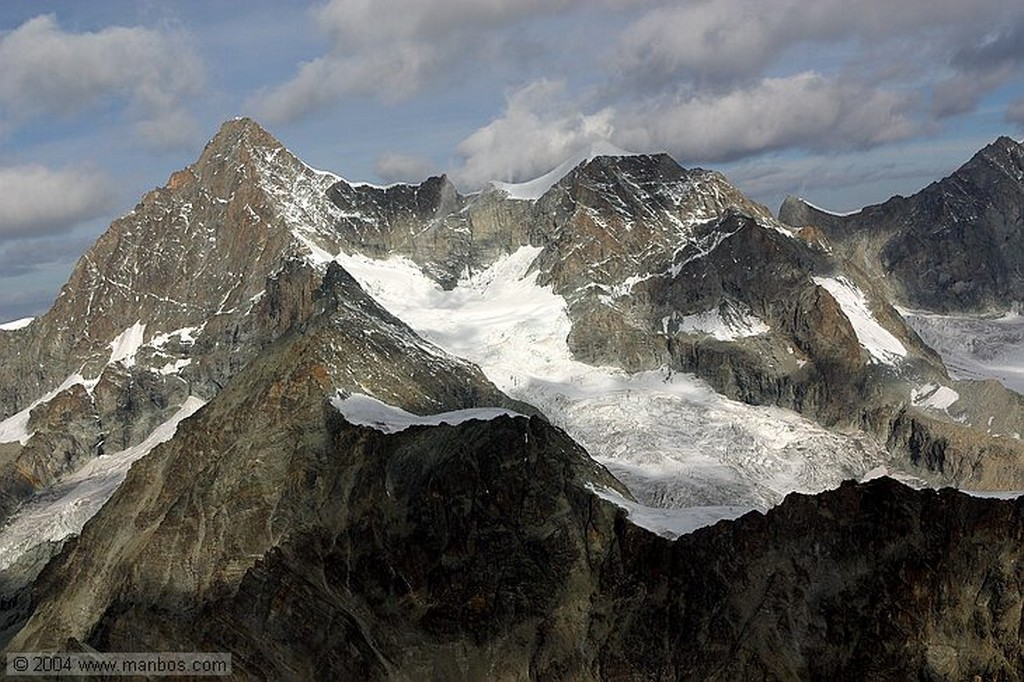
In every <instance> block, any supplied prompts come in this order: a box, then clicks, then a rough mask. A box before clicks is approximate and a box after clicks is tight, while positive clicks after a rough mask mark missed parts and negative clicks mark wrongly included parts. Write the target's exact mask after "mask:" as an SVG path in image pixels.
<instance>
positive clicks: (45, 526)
mask: <svg viewBox="0 0 1024 682" xmlns="http://www.w3.org/2000/svg"><path fill="white" fill-rule="evenodd" d="M203 404H204V401H202V400H200V399H199V398H195V397H189V398H188V399H187V400H186V401H185V402H184V403H183V404H182V406H181V407H180V408H179V409H178V411H177V412H176V413H175V414H174V416H172V417H171V418H170V419H168V420H167V421H166V422H164V423H163V424H161V425H160V426H158V427H157V428H156V429H154V430H153V432H152V433H151V434H149V437H148V438H146V440H144V441H142V442H141V443H139V444H138V445H135V446H132V447H130V448H127V449H125V450H121V451H120V452H115V453H112V454H109V455H100V456H99V457H96V458H95V459H92V460H90V461H89V462H87V463H86V464H85V466H83V467H82V468H81V469H79V470H78V471H76V472H75V473H73V474H71V475H70V476H67V477H66V478H64V479H62V480H61V481H59V482H57V483H55V484H54V485H53V486H51V487H50V488H49V489H48V490H46V491H44V492H41V493H39V494H38V495H37V496H36V497H34V498H33V499H32V500H31V501H29V502H28V503H27V504H26V505H25V506H23V507H22V508H21V509H20V510H18V512H17V514H16V515H15V516H14V517H13V518H12V519H11V520H10V522H9V523H8V524H7V526H5V527H4V528H3V530H0V570H3V569H5V568H7V567H8V566H10V565H11V564H13V563H14V562H15V561H17V560H18V558H19V557H21V556H22V555H23V554H25V553H26V552H28V551H29V550H31V549H32V548H33V547H35V546H37V545H41V544H43V543H45V542H56V541H59V540H62V539H64V538H65V537H67V536H69V535H76V534H78V533H80V532H81V531H82V527H83V526H85V522H86V521H88V520H89V519H90V518H92V517H93V515H94V514H96V512H98V511H99V510H100V507H102V506H103V505H104V503H106V501H107V500H108V499H110V496H111V495H113V494H114V491H115V490H117V488H118V486H120V485H121V483H122V481H124V478H125V476H127V474H128V469H129V468H130V467H131V465H132V463H134V462H135V461H137V460H139V459H140V458H142V457H145V456H146V455H148V454H149V453H150V451H151V450H153V448H155V447H156V446H157V445H159V444H161V443H164V442H167V441H169V440H170V439H171V438H172V437H173V436H174V433H175V431H176V430H177V428H178V424H179V423H180V422H181V421H182V420H183V419H185V418H186V417H189V416H191V415H192V414H194V413H195V412H196V411H197V410H198V409H199V408H200V407H202V406H203Z"/></svg>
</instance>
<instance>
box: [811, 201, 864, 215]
mask: <svg viewBox="0 0 1024 682" xmlns="http://www.w3.org/2000/svg"><path fill="white" fill-rule="evenodd" d="M797 198H798V199H799V200H800V201H801V202H802V203H804V204H806V205H807V206H809V207H811V208H813V209H814V210H815V211H817V212H818V213H824V214H825V215H831V216H835V217H837V218H845V217H847V216H851V215H857V214H858V213H860V212H861V211H862V210H864V209H861V208H858V209H855V210H853V211H846V212H839V211H830V210H829V209H827V208H822V207H821V206H815V205H814V204H812V203H811V202H809V201H807V199H804V198H803V197H797Z"/></svg>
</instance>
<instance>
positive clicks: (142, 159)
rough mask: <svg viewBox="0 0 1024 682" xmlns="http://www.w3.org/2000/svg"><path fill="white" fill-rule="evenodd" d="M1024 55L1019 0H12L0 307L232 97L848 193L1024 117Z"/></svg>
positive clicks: (471, 178)
mask: <svg viewBox="0 0 1024 682" xmlns="http://www.w3.org/2000/svg"><path fill="white" fill-rule="evenodd" d="M1022 67H1024V5H1021V3H1013V2H1006V1H1005V0H901V2H899V3H893V2H891V0H859V1H858V2H849V0H814V2H808V1H807V0H685V1H684V0H676V1H672V2H670V1H665V0H515V1H513V0H377V1H376V2H374V1H371V0H330V1H324V2H310V3H300V2H290V3H283V2H279V1H276V0H275V1H270V0H181V1H179V2H158V1H156V0H149V1H144V2H139V1H137V0H134V1H131V2H129V1H126V0H125V1H120V0H117V1H106V2H105V1H103V0H92V1H90V2H81V1H80V0H68V1H64V2H39V1H38V0H3V1H2V2H0V321H3V320H7V319H14V318H17V317H21V316H25V315H36V314H40V313H42V312H44V311H45V310H46V309H47V308H48V307H49V305H50V304H51V303H52V301H53V299H54V297H55V296H56V293H57V290H58V288H59V286H60V285H61V284H62V283H63V282H64V280H65V279H66V277H67V275H68V273H69V272H70V269H71V267H72V265H73V264H74V262H75V260H76V259H77V258H78V257H79V256H80V255H81V253H82V252H84V250H85V249H86V248H88V246H89V244H90V243H91V242H92V240H94V239H95V237H96V236H97V235H99V233H100V232H102V231H103V230H104V229H105V228H106V226H107V225H108V224H109V223H110V221H111V220H112V219H113V218H115V217H117V216H118V215H120V214H122V213H124V212H126V211H127V210H128V209H130V208H131V207H132V206H134V204H135V203H136V202H137V200H138V198H139V197H140V196H141V195H142V194H143V193H144V192H145V191H147V190H149V189H151V188H153V187H155V186H159V185H162V184H164V182H165V181H166V179H167V177H168V175H169V174H170V173H171V172H172V171H174V170H176V169H178V168H181V167H183V166H185V165H187V164H188V163H190V162H192V161H193V160H194V159H195V158H196V157H197V156H198V154H199V152H200V151H201V149H202V147H203V145H204V144H205V142H206V141H207V140H208V139H209V138H210V137H211V136H212V135H213V134H214V133H215V132H216V130H217V128H218V126H219V125H220V123H221V122H222V121H223V120H225V119H227V118H231V117H234V116H238V115H248V116H252V117H254V118H255V119H256V120H258V121H260V122H261V123H262V124H263V125H264V126H265V127H267V128H268V129H269V130H270V131H271V132H272V133H273V134H274V135H276V136H277V137H278V138H279V139H280V140H281V141H282V142H283V143H284V144H285V145H287V146H288V147H289V148H290V149H292V150H293V151H294V152H295V153H296V154H298V155H299V156H300V157H301V158H302V159H303V160H305V161H306V162H307V163H310V164H311V165H313V166H316V167H319V168H324V169H327V170H331V171H334V172H336V173H338V174H340V175H342V176H344V177H346V178H349V179H352V180H369V181H376V182H393V181H414V180H421V179H424V178H425V177H426V176H427V175H429V174H432V173H440V172H447V173H448V174H449V176H450V177H451V178H453V180H454V181H455V182H456V184H458V185H459V186H460V188H462V189H463V190H464V191H471V190H473V189H475V188H477V187H479V186H480V185H481V184H482V183H484V182H486V181H487V180H490V179H495V180H513V181H515V180H524V179H529V178H531V177H535V176H537V175H540V174H542V173H544V172H545V171H547V170H549V169H550V168H553V167H554V166H556V165H558V163H559V162H560V161H561V160H563V159H564V158H566V157H568V156H570V155H572V154H574V153H576V152H578V151H579V150H580V149H582V148H585V147H588V146H590V145H591V144H593V143H594V142H596V141H599V140H608V141H611V142H612V143H613V144H615V145H617V146H619V147H622V148H626V149H630V150H634V151H667V152H669V153H670V154H672V156H673V157H675V158H676V160H677V161H679V162H680V163H681V164H682V165H684V166H688V167H692V166H703V167H709V168H716V169H718V170H721V171H723V172H724V173H725V174H726V175H727V176H729V178H730V179H731V180H732V181H733V182H734V184H736V185H737V186H738V187H739V188H740V189H741V190H743V191H744V192H745V193H747V194H748V195H750V196H751V197H753V198H755V199H757V200H759V201H762V202H763V203H766V204H767V205H768V206H769V207H770V208H772V209H773V210H774V209H777V208H778V205H779V202H780V201H781V200H782V198H783V197H785V195H786V194H790V193H793V194H799V195H801V196H803V197H805V198H807V199H808V200H809V201H811V202H813V203H815V204H817V205H821V206H824V207H827V208H830V209H834V210H839V211H846V210H851V209H856V208H859V207H861V206H863V205H865V204H869V203H877V202H880V201H884V200H885V199H886V198H888V197H889V196H891V195H893V194H898V193H899V194H909V193H912V192H914V191H916V190H918V189H920V188H921V187H923V186H925V185H927V184H928V183H929V182H931V181H933V180H936V179H939V178H941V177H942V176H944V175H946V174H948V173H949V172H951V171H952V170H953V169H955V168H956V167H957V166H958V165H960V164H961V163H963V162H964V161H966V160H967V159H968V158H970V156H971V155H972V154H973V153H974V152H975V151H977V150H978V149H980V148H981V147H983V146H984V145H985V144H987V143H988V142H991V141H992V140H993V139H995V138H996V137H997V136H999V135H1004V134H1005V135H1010V136H1012V137H1014V138H1016V139H1020V137H1021V134H1022V128H1024V68H1022Z"/></svg>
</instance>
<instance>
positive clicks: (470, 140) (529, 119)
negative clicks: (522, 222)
mask: <svg viewBox="0 0 1024 682" xmlns="http://www.w3.org/2000/svg"><path fill="white" fill-rule="evenodd" d="M613 118H614V112H613V111H612V110H611V109H603V110H601V111H598V112H596V113H594V114H591V115H585V114H581V113H579V109H578V108H577V105H576V104H575V103H574V102H572V101H571V99H570V98H569V97H568V96H567V94H566V91H565V84H564V83H562V82H558V81H549V80H540V81H536V82H533V83H530V84H528V85H526V86H524V87H522V88H520V89H518V90H515V91H513V92H511V93H510V94H509V95H508V97H507V98H506V103H505V110H504V112H503V113H502V115H501V116H500V117H498V118H496V119H495V120H493V121H491V122H490V123H489V124H487V125H486V126H483V127H482V128H480V129H478V130H476V131H475V132H474V133H473V134H471V135H470V136H469V137H467V138H466V139H465V140H463V141H462V142H461V143H460V144H459V146H458V153H459V154H460V155H461V157H462V159H463V164H462V166H461V168H459V169H458V170H457V171H456V172H455V173H454V175H455V177H456V179H457V181H458V182H459V183H460V184H462V185H464V186H466V187H477V186H479V185H481V184H483V183H484V182H487V181H488V180H504V181H513V182H514V181H519V180H524V179H527V178H531V177H535V176H537V175H540V174H542V173H545V172H547V171H549V170H551V169H552V168H553V167H555V166H557V165H558V164H559V163H561V162H562V161H564V160H565V159H566V158H567V157H569V156H571V155H573V154H575V153H577V152H579V151H580V150H582V149H585V148H587V147H589V146H590V145H591V144H593V143H594V142H597V141H600V140H608V139H609V138H610V137H611V136H612V134H613V132H614V126H613Z"/></svg>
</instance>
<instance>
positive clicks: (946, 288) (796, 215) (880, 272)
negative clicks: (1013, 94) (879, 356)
mask: <svg viewBox="0 0 1024 682" xmlns="http://www.w3.org/2000/svg"><path fill="white" fill-rule="evenodd" d="M779 218H780V220H782V221H783V222H785V223H787V224H790V225H794V226H798V227H799V226H804V225H814V226H816V227H817V228H818V229H820V230H822V231H823V232H824V233H825V235H826V236H827V238H828V240H829V243H830V244H832V245H833V247H834V248H836V249H837V250H839V251H840V252H841V253H842V254H843V255H844V256H845V257H847V258H849V259H851V260H853V261H855V262H856V263H857V264H858V265H859V266H860V267H862V268H864V269H865V270H867V271H868V272H869V273H871V274H872V275H875V276H877V277H878V279H879V281H880V282H882V283H883V285H884V286H885V287H886V289H887V290H888V293H889V294H890V295H891V297H892V298H893V300H895V301H897V302H899V303H901V304H902V305H904V306H906V307H910V308H918V309H924V310H932V311H937V312H986V311H989V312H991V311H1005V310H1007V309H1008V307H1009V305H1010V304H1011V303H1012V302H1014V301H1020V300H1022V299H1024V276H1022V273H1024V255H1022V254H1024V249H1022V248H1021V244H1022V240H1024V145H1021V144H1020V143H1018V142H1015V141H1014V140H1012V139H1010V138H1008V137H1001V138H999V139H998V140H996V141H995V142H993V143H992V144H990V145H988V146H987V147H985V148H984V149H982V150H981V151H979V152H978V153H977V154H975V156H974V157H973V158H972V159H971V160H970V161H968V162H967V163H965V164H964V165H963V166H961V167H960V168H959V169H958V170H957V171H956V172H955V173H953V174H952V175H950V176H949V177H947V178H944V179H942V180H940V181H938V182H935V183H932V184H931V185H929V186H928V187H926V188H924V189H923V190H921V191H920V192H918V193H917V194H915V195H913V196H911V197H893V198H892V199H890V200H889V201H887V202H885V203H884V204H879V205H877V206H868V207H866V208H864V209H862V210H861V211H859V212H858V213H855V214H852V215H849V216H836V215H832V214H828V213H825V212H824V211H821V210H818V209H815V208H814V207H812V206H809V205H807V204H806V203H804V202H802V201H800V200H799V199H796V198H795V197H790V198H787V199H786V201H785V202H784V203H783V205H782V208H781V209H780V211H779Z"/></svg>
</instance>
